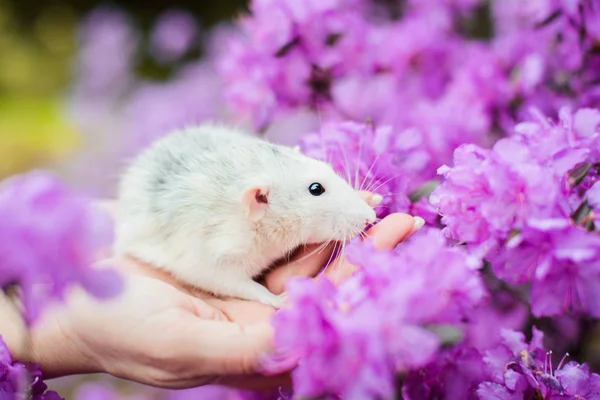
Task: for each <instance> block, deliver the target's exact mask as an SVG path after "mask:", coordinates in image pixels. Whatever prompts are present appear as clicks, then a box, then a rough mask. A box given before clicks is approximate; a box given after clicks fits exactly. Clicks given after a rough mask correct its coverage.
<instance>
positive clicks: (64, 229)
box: [0, 171, 122, 323]
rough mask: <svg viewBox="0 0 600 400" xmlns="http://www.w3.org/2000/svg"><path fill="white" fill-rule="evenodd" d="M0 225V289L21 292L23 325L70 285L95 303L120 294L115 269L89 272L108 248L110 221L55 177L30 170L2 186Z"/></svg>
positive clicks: (47, 173) (0, 191) (32, 320)
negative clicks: (96, 299) (16, 288)
mask: <svg viewBox="0 0 600 400" xmlns="http://www.w3.org/2000/svg"><path fill="white" fill-rule="evenodd" d="M0 221H2V225H1V226H0V287H2V288H5V287H7V286H8V285H15V284H16V285H18V286H19V287H20V288H21V290H22V302H23V306H24V310H25V318H26V321H27V322H30V323H31V322H34V321H35V319H36V318H37V317H38V316H39V314H40V311H41V307H42V305H43V304H46V303H47V301H48V300H51V299H54V298H58V299H60V298H62V296H63V295H64V294H65V290H66V289H67V288H68V287H69V286H70V285H73V284H80V285H82V286H83V288H84V289H85V290H87V291H88V292H90V293H91V294H93V295H95V296H97V297H99V298H106V297H108V296H112V295H115V294H116V293H118V291H119V290H120V289H121V284H122V282H121V280H120V277H119V276H118V275H117V273H116V272H115V271H114V270H111V269H108V268H107V269H104V268H103V269H94V268H90V264H91V263H92V262H93V261H94V256H95V254H96V253H97V252H98V251H100V250H103V248H104V247H105V246H107V245H109V244H110V243H111V240H112V224H111V221H110V220H109V218H108V216H107V215H106V214H105V213H103V212H101V210H99V209H96V208H95V207H94V206H93V205H92V204H91V203H90V202H89V200H88V199H86V198H85V197H82V196H79V195H77V194H76V193H73V192H72V191H71V190H69V189H68V188H67V187H66V186H65V185H64V184H63V183H62V182H61V181H60V180H59V179H58V177H56V176H55V175H54V174H52V173H49V172H45V171H33V172H29V173H26V174H23V175H17V176H14V177H11V178H9V179H7V180H5V181H4V182H2V185H1V186H0Z"/></svg>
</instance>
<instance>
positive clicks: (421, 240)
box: [273, 229, 485, 399]
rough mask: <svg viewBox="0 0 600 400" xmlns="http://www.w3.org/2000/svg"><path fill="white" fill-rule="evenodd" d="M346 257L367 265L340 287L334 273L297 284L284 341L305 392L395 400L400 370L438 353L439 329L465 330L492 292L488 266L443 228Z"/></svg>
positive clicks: (299, 389) (353, 249)
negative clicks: (450, 241)
mask: <svg viewBox="0 0 600 400" xmlns="http://www.w3.org/2000/svg"><path fill="white" fill-rule="evenodd" d="M346 257H347V258H348V260H349V261H350V262H352V263H353V264H354V265H357V266H360V267H361V268H360V269H359V271H358V272H357V274H355V275H354V276H353V277H351V278H350V279H349V280H347V281H346V282H344V283H343V284H342V285H340V286H339V287H335V286H334V285H333V284H331V283H330V282H329V281H328V280H326V279H323V280H320V281H316V282H315V281H313V280H298V281H292V282H291V283H290V284H289V286H288V288H287V292H288V295H289V298H290V299H291V301H292V304H293V305H292V307H291V308H290V309H285V310H281V311H280V312H279V313H278V314H277V315H276V316H275V318H274V322H273V323H274V326H275V328H276V333H275V335H276V338H275V343H276V347H277V349H278V351H279V352H280V353H282V354H286V355H287V357H289V358H291V359H297V358H299V359H300V360H301V361H300V363H299V365H298V367H297V368H296V369H295V370H294V372H293V378H294V389H295V395H297V396H300V397H318V396H322V395H341V396H342V398H344V399H366V398H389V397H390V396H391V395H392V394H393V393H394V391H395V389H396V388H395V384H394V382H395V376H396V374H398V373H400V372H405V371H407V370H409V369H414V368H419V367H423V366H425V365H426V364H427V363H429V362H431V361H432V360H433V358H434V357H435V355H436V353H437V351H438V350H439V349H440V346H441V344H442V343H441V339H440V337H438V334H436V331H435V329H434V327H436V326H444V327H446V329H448V327H447V326H455V325H456V326H457V325H458V324H459V323H460V322H461V319H462V318H463V317H464V316H465V315H466V313H468V311H469V310H470V309H472V308H473V307H474V306H475V305H476V304H478V303H479V302H480V301H482V299H483V298H484V297H485V289H484V286H483V283H482V281H481V279H480V277H479V272H478V268H479V267H480V266H481V265H480V262H479V261H478V260H477V259H474V258H472V257H471V256H469V255H468V254H467V253H466V252H465V251H463V250H462V249H459V248H451V247H448V246H446V241H445V239H444V238H443V237H442V236H441V235H440V232H439V231H438V230H435V229H432V230H427V231H424V232H422V233H420V234H418V235H416V236H415V237H413V238H412V239H410V241H408V242H407V243H405V244H403V245H400V246H399V247H398V248H397V249H396V250H395V251H379V250H377V249H375V248H374V247H373V245H372V243H371V242H363V243H361V242H355V243H352V244H350V245H349V246H348V248H347V251H346ZM423 287H427V288H428V290H427V291H423V290H422V288H423ZM390 310H394V312H390Z"/></svg>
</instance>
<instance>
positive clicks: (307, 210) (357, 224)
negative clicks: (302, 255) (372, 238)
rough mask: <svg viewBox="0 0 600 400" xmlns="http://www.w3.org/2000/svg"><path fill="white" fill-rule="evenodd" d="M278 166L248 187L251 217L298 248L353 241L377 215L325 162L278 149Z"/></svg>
mask: <svg viewBox="0 0 600 400" xmlns="http://www.w3.org/2000/svg"><path fill="white" fill-rule="evenodd" d="M273 153H274V154H275V160H276V162H275V163H274V164H273V165H271V166H270V167H268V170H267V171H263V173H262V174H259V175H260V176H259V177H258V178H257V180H256V182H255V183H254V184H249V185H247V186H246V188H245V190H244V193H243V196H242V203H243V206H244V209H245V211H246V217H247V218H248V219H249V220H251V221H253V222H260V225H261V226H262V227H263V228H264V229H265V230H266V231H265V233H267V234H268V232H269V231H270V232H272V233H273V235H277V232H280V233H281V234H282V236H285V237H287V240H288V241H291V242H294V243H295V244H310V243H320V242H325V241H328V240H336V241H343V240H349V239H351V238H353V237H355V236H356V235H358V234H359V233H360V232H362V231H363V230H364V229H365V227H366V225H368V224H371V223H373V222H374V221H375V218H376V217H375V211H374V210H373V209H372V208H371V207H370V206H369V205H368V204H367V203H366V201H365V200H363V199H362V198H361V197H360V196H359V194H358V192H357V191H356V190H354V188H352V186H350V185H349V184H348V183H347V182H346V181H345V180H344V179H342V178H341V177H340V176H339V175H337V174H336V173H335V171H334V170H333V169H332V168H331V167H330V166H329V165H328V164H326V163H324V162H321V161H318V160H315V159H312V158H309V157H306V156H304V155H302V154H300V153H299V152H297V151H293V150H290V149H287V148H279V147H274V150H273Z"/></svg>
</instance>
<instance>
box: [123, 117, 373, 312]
mask: <svg viewBox="0 0 600 400" xmlns="http://www.w3.org/2000/svg"><path fill="white" fill-rule="evenodd" d="M374 220H375V212H374V210H373V209H372V208H371V207H370V206H369V205H368V204H367V203H366V202H365V201H364V200H363V199H362V198H360V197H359V195H358V193H357V192H356V191H355V190H354V189H353V188H352V187H351V186H350V185H349V184H348V183H347V182H346V181H345V180H344V179H342V178H341V177H340V176H338V175H337V174H336V173H335V172H334V171H333V169H332V168H331V167H330V166H329V165H328V164H326V163H323V162H321V161H318V160H315V159H312V158H309V157H307V156H304V155H302V154H301V153H300V152H299V151H297V150H295V149H292V148H288V147H284V146H280V145H275V144H272V143H269V142H267V141H263V140H261V139H258V138H255V137H253V136H251V135H249V134H247V133H245V132H243V131H240V130H238V129H236V128H233V127H229V126H226V125H218V124H203V125H200V126H196V127H190V128H186V129H183V130H178V131H174V132H172V133H170V134H168V135H167V136H165V137H163V138H161V139H159V140H158V141H156V142H154V143H153V144H152V145H151V146H150V147H149V148H148V149H147V150H146V151H144V152H143V153H142V154H141V155H140V156H139V157H138V158H137V159H136V160H135V161H134V162H133V163H132V165H130V167H129V168H128V170H127V171H126V172H125V174H124V175H123V177H122V180H121V183H120V187H119V200H118V207H117V221H118V225H117V229H116V243H115V251H116V252H117V254H119V255H130V256H133V257H135V258H138V259H139V260H141V261H145V262H147V263H150V264H152V265H153V266H155V267H157V268H161V269H164V270H167V271H169V272H170V273H171V274H172V275H173V276H174V277H175V278H176V279H178V280H180V281H182V282H184V283H187V284H190V285H193V286H196V287H198V288H200V289H203V290H205V291H208V292H210V293H213V294H216V295H221V296H231V297H237V298H241V299H246V300H253V301H259V302H262V303H265V304H269V305H271V306H275V307H278V306H281V304H282V302H283V300H284V296H283V295H275V294H273V293H271V292H270V291H269V290H268V289H266V288H265V287H264V286H262V285H261V284H259V283H257V282H255V281H254V280H253V278H256V277H257V276H260V275H261V274H262V273H264V272H265V271H266V270H267V269H268V268H269V267H270V266H271V265H272V263H273V262H274V261H276V260H278V259H281V258H282V257H284V256H286V255H287V254H288V253H289V252H290V251H292V250H293V249H295V248H297V247H298V246H300V245H305V244H312V243H322V242H326V241H329V240H338V241H343V240H349V239H351V238H352V237H355V236H356V235H358V234H359V233H360V232H361V231H362V230H363V229H364V228H365V225H366V224H369V223H372V222H374Z"/></svg>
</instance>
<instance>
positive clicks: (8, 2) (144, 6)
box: [0, 0, 247, 194]
mask: <svg viewBox="0 0 600 400" xmlns="http://www.w3.org/2000/svg"><path fill="white" fill-rule="evenodd" d="M246 3H247V2H246V1H243V0H203V1H193V0H179V1H172V0H159V1H152V2H147V1H142V0H121V1H112V2H101V1H93V0H48V1H38V0H0V179H1V178H4V177H6V176H8V175H10V174H14V173H18V172H21V171H24V170H28V169H31V168H35V167H45V168H53V169H56V170H59V171H61V172H62V173H63V175H65V176H66V177H68V178H70V179H71V180H73V181H74V182H79V183H81V185H82V186H84V187H85V188H86V189H88V190H89V191H91V192H94V193H95V194H106V193H108V194H110V188H111V187H112V186H114V185H113V183H114V177H113V176H110V177H97V176H96V178H97V179H95V180H94V179H92V180H91V182H90V181H89V179H83V178H82V176H87V177H90V175H89V173H91V172H90V171H91V170H94V163H93V162H92V160H96V161H98V162H99V163H107V162H111V161H115V160H118V159H119V158H118V157H117V155H115V154H112V156H113V157H112V158H111V157H110V156H111V155H110V154H106V152H113V153H114V152H118V151H122V150H123V147H119V146H117V145H116V143H114V142H113V146H112V148H111V149H108V148H106V147H103V146H100V145H99V143H98V142H97V141H98V140H100V139H99V138H98V137H95V138H94V137H93V136H94V135H93V134H94V133H95V132H92V129H90V127H93V126H97V125H96V124H97V123H98V120H100V121H102V120H104V124H105V125H103V128H104V130H103V132H102V133H103V138H104V140H106V139H107V138H106V136H107V135H108V134H107V133H106V132H108V131H110V129H106V128H107V126H106V124H108V123H109V122H110V121H108V119H109V118H105V117H107V116H108V117H112V118H113V119H117V118H118V117H117V115H114V114H113V113H112V111H108V110H102V107H103V106H104V107H106V104H107V102H101V101H100V99H99V97H100V96H99V95H98V93H91V91H95V92H99V91H103V92H104V93H102V95H104V96H105V97H106V96H108V95H109V93H107V92H109V91H111V92H112V93H111V95H122V94H123V93H124V92H123V93H118V92H119V89H123V90H125V89H126V87H128V88H129V89H131V86H132V85H131V83H132V82H131V79H129V80H128V81H127V82H124V81H119V80H118V79H114V78H115V75H114V74H119V73H123V72H124V71H119V68H121V69H123V70H125V69H128V71H127V73H128V74H130V75H134V76H135V77H136V78H135V80H136V82H135V85H138V84H139V83H140V81H143V82H144V83H146V84H158V83H160V82H162V81H165V80H167V79H168V78H170V77H172V75H173V74H174V73H176V71H177V67H178V65H180V64H181V63H182V60H183V61H188V62H189V61H190V60H193V59H200V57H201V56H202V54H203V52H204V51H205V49H204V46H203V44H202V43H203V41H204V39H205V36H206V32H207V31H208V30H209V29H210V28H211V27H213V26H215V25H218V24H220V23H222V21H229V20H230V19H231V18H235V16H236V15H238V14H239V13H240V12H242V11H245V10H246V7H247V4H246ZM94 13H95V17H93V15H94ZM169 16H171V17H173V18H171V22H170V24H171V25H179V26H180V27H181V26H182V24H183V25H184V26H187V27H188V29H187V32H188V37H181V34H180V33H179V37H178V36H177V35H178V33H177V32H181V31H186V30H185V29H175V31H176V33H173V30H174V29H173V27H172V26H171V27H169V26H168V25H169V21H166V24H163V25H166V26H165V27H164V28H163V33H162V39H161V38H158V39H155V42H156V41H157V40H158V41H159V42H160V40H162V43H163V47H164V48H166V49H167V50H171V53H173V51H175V52H176V53H177V54H175V55H176V57H171V58H170V59H169V58H168V57H163V58H160V57H159V55H157V52H156V51H154V52H153V51H152V49H148V47H149V46H148V45H147V44H148V43H149V42H151V41H152V38H151V36H152V34H153V30H156V29H157V24H158V23H160V22H161V21H165V20H166V19H168V17H169ZM165 17H167V18H165ZM86 18H89V19H93V18H96V21H95V22H89V23H88V25H89V27H88V28H84V27H82V25H83V24H85V23H86ZM161 18H162V19H161ZM177 18H179V20H178V19H177ZM111 19H112V21H111ZM192 24H193V25H192ZM169 28H171V32H169ZM85 29H87V36H86V31H85ZM102 29H106V32H109V33H108V34H105V35H101V34H100V32H99V30H102ZM94 30H96V32H95V33H94V32H93V31H94ZM127 30H129V32H126V31H127ZM119 35H121V36H119ZM126 35H129V37H125V36H126ZM158 36H160V33H159V35H158ZM127 41H129V42H130V43H129V46H130V48H131V51H132V52H135V54H134V55H132V57H131V58H130V59H126V57H127V55H126V54H124V50H125V49H126V48H127V46H128V44H127ZM134 41H135V43H134ZM134 45H135V47H136V49H135V50H134V49H133V47H134ZM86 46H87V47H86ZM165 46H166V47H165ZM168 46H171V48H168ZM144 47H145V48H146V51H144V50H143V49H144ZM150 47H151V46H150ZM155 47H156V46H155ZM182 48H184V49H183V51H182ZM140 49H142V51H140ZM167 50H165V51H167ZM102 51H104V52H105V53H106V54H105V58H104V61H102V62H103V63H104V64H106V65H103V66H94V65H89V64H90V62H89V61H91V60H90V56H88V55H86V52H88V53H89V52H96V53H98V52H102ZM165 51H163V53H165ZM163 55H164V54H163ZM95 56H98V54H95ZM174 58H177V60H174ZM101 59H102V58H101V57H100V58H99V57H96V58H95V60H93V61H92V62H91V63H92V64H94V63H99V61H100V60H101ZM86 63H87V64H86ZM119 63H120V64H121V65H119ZM125 63H129V65H125ZM111 66H112V67H113V68H112V69H113V73H114V74H113V76H110V78H113V79H112V81H115V82H117V85H121V87H120V88H109V87H106V86H108V85H107V84H106V81H108V79H105V81H104V82H99V80H102V79H103V78H102V77H98V76H97V75H98V71H97V70H100V69H104V70H105V71H107V70H110V67H111ZM94 68H96V70H94ZM108 73H110V72H106V74H108ZM104 78H109V76H106V77H104ZM93 80H95V82H96V83H95V87H93V88H90V86H91V84H90V82H91V81H93ZM102 85H104V86H105V87H101V86H102ZM84 86H86V88H85V89H82V87H84ZM138 86H139V85H138ZM92 100H93V101H92ZM95 101H98V102H97V103H94V104H91V103H92V102H95ZM82 103H86V104H82ZM113 104H114V103H113ZM84 107H85V108H87V109H92V110H93V112H92V111H88V112H84V111H83V110H84ZM82 115H85V117H82ZM92 115H93V117H92ZM119 118H120V117H119ZM112 122H115V121H112ZM115 125H118V124H115ZM114 129H115V132H114V137H112V138H111V139H113V140H115V139H116V140H122V139H123V138H122V137H120V134H119V133H117V132H116V130H118V128H117V127H116V126H115V128H114ZM96 133H97V132H96ZM96 136H98V135H96ZM90 140H91V141H96V142H93V143H90ZM91 153H94V154H93V155H92V154H91ZM94 155H95V157H96V158H95V159H94V158H92V159H90V157H93V156H94ZM101 156H102V157H101ZM78 158H79V159H81V158H85V160H86V162H85V163H84V164H85V165H83V164H82V163H79V164H77V162H78ZM109 160H110V161H109ZM75 165H77V167H75ZM76 170H79V171H76ZM92 172H93V171H92Z"/></svg>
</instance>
